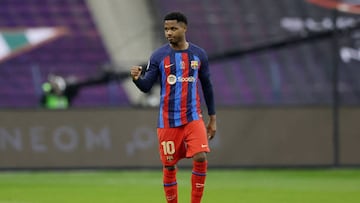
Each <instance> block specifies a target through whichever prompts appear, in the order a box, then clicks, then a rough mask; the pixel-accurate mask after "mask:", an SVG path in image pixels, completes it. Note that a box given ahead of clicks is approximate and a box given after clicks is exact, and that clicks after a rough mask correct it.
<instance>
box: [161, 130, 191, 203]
mask: <svg viewBox="0 0 360 203" xmlns="http://www.w3.org/2000/svg"><path fill="white" fill-rule="evenodd" d="M181 134H183V133H182V128H164V129H160V128H159V129H158V140H159V153H160V159H161V161H162V163H163V183H164V192H165V197H166V201H167V202H168V203H177V202H178V189H177V181H176V172H177V168H176V163H177V162H178V161H179V160H180V159H182V158H184V157H185V153H186V151H185V144H184V142H183V140H182V136H181Z"/></svg>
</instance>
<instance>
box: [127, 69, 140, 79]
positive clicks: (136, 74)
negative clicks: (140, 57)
mask: <svg viewBox="0 0 360 203" xmlns="http://www.w3.org/2000/svg"><path fill="white" fill-rule="evenodd" d="M141 71H142V67H141V66H133V67H131V69H130V75H131V77H132V79H133V80H138V79H139V77H140V75H141Z"/></svg>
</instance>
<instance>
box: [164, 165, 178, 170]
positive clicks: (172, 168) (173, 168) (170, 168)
mask: <svg viewBox="0 0 360 203" xmlns="http://www.w3.org/2000/svg"><path fill="white" fill-rule="evenodd" d="M164 168H166V169H167V170H169V171H173V170H175V169H176V166H175V165H173V166H164Z"/></svg>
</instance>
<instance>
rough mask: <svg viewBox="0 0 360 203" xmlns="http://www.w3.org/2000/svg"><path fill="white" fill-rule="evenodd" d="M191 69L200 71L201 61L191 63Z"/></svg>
mask: <svg viewBox="0 0 360 203" xmlns="http://www.w3.org/2000/svg"><path fill="white" fill-rule="evenodd" d="M190 65H191V68H192V69H198V68H199V61H191V64H190Z"/></svg>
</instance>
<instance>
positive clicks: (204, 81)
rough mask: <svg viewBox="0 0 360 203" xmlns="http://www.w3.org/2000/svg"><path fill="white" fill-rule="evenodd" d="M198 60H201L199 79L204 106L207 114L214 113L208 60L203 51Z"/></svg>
mask: <svg viewBox="0 0 360 203" xmlns="http://www.w3.org/2000/svg"><path fill="white" fill-rule="evenodd" d="M200 60H201V66H200V69H199V79H200V82H201V87H202V91H203V94H204V99H205V102H206V107H207V109H208V114H209V115H215V113H216V112H215V101H214V91H213V86H212V82H211V77H210V70H209V61H208V57H207V55H206V53H205V51H203V52H202V54H201V58H200Z"/></svg>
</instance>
